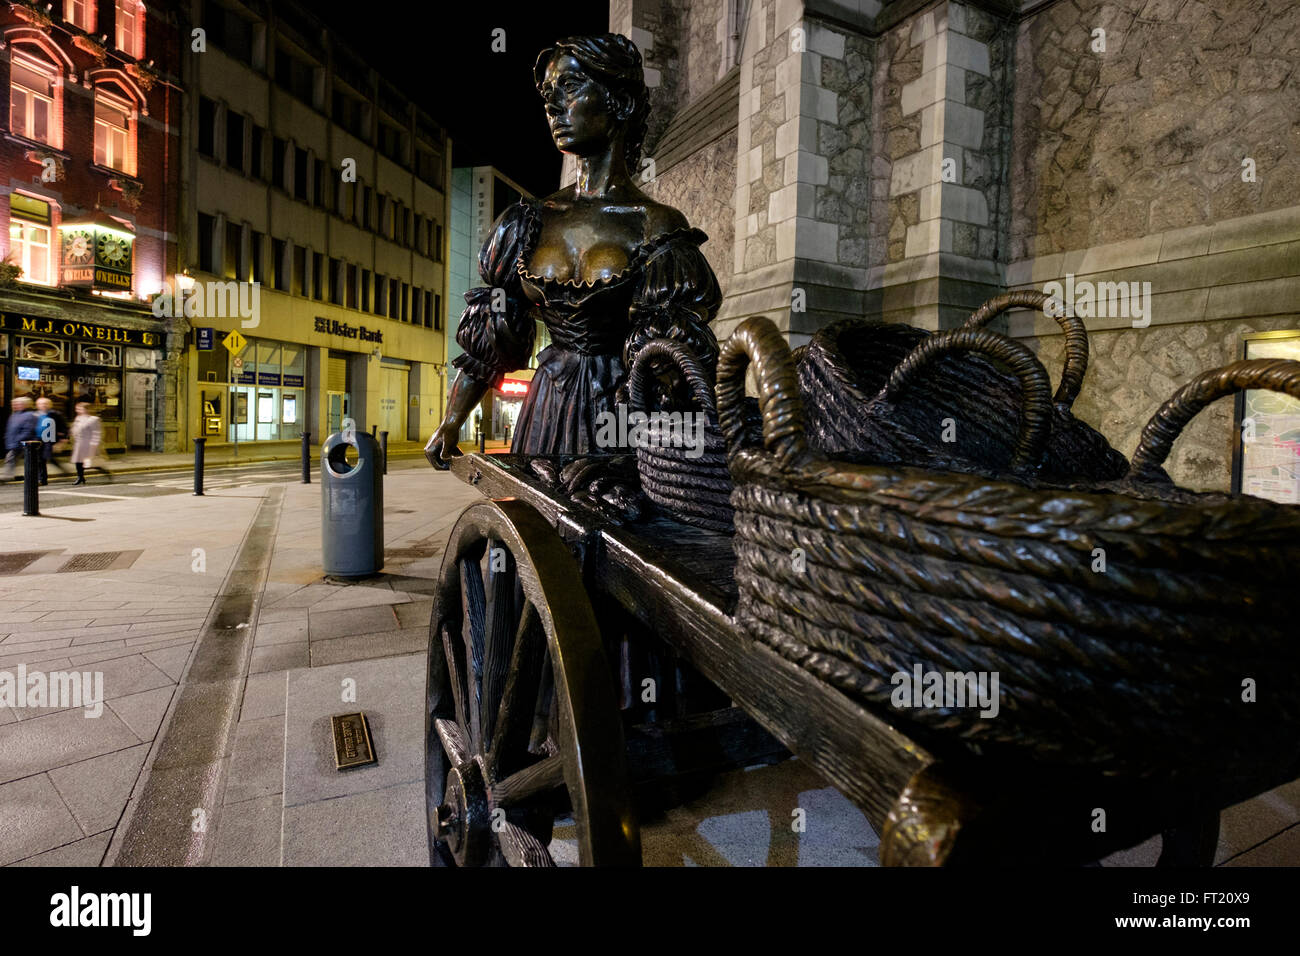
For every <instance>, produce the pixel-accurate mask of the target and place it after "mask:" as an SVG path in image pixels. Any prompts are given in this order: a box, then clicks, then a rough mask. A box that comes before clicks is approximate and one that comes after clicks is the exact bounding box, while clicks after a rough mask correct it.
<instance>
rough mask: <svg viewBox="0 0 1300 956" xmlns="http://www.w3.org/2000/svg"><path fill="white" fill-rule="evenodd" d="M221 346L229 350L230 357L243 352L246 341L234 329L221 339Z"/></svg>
mask: <svg viewBox="0 0 1300 956" xmlns="http://www.w3.org/2000/svg"><path fill="white" fill-rule="evenodd" d="M221 344H222V345H224V346H225V347H226V348H227V349H229V350H230V354H231V355H238V354H239V353H240V352H242V351H244V346H245V345H247V344H248V340H247V339H246V338H244V337H243V336H242V335H240V334H239V330H238V329H236V330H235V331H233V332H231V333H230V334H229V335H227V336H226V337H225V338H224V339H222V340H221Z"/></svg>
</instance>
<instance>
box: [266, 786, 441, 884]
mask: <svg viewBox="0 0 1300 956" xmlns="http://www.w3.org/2000/svg"><path fill="white" fill-rule="evenodd" d="M358 821H365V823H364V825H362V826H358V825H357V824H358ZM428 846H429V844H428V838H427V836H426V835H425V822H424V783H423V782H420V783H405V784H398V785H396V786H392V787H386V788H384V789H382V790H371V791H368V792H365V793H357V794H352V795H351V796H346V797H340V798H338V799H336V800H321V801H317V802H315V803H308V804H304V805H301V806H292V807H286V808H285V810H284V851H283V863H284V865H285V866H419V867H425V866H428V865H429V850H428Z"/></svg>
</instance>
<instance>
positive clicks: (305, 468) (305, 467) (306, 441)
mask: <svg viewBox="0 0 1300 956" xmlns="http://www.w3.org/2000/svg"><path fill="white" fill-rule="evenodd" d="M302 483H303V484H304V485H310V484H311V432H303V433H302Z"/></svg>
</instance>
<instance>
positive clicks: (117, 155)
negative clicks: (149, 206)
mask: <svg viewBox="0 0 1300 956" xmlns="http://www.w3.org/2000/svg"><path fill="white" fill-rule="evenodd" d="M131 152H132V150H131V108H130V107H129V106H127V105H126V104H125V103H123V102H121V101H119V100H116V99H113V98H112V97H109V96H106V95H105V94H104V93H103V92H101V91H99V90H96V91H95V162H96V163H98V164H99V165H100V166H107V167H108V168H109V169H116V170H118V171H120V172H123V173H126V174H127V175H128V176H132V175H134V174H135V169H134V168H133V167H134V163H132V156H131Z"/></svg>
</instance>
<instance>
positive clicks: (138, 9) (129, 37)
mask: <svg viewBox="0 0 1300 956" xmlns="http://www.w3.org/2000/svg"><path fill="white" fill-rule="evenodd" d="M113 6H114V8H115V13H114V22H115V25H116V27H117V48H118V49H119V50H121V51H122V52H123V53H125V54H126V55H127V56H129V57H132V58H133V59H136V60H138V59H140V58H141V57H143V56H144V4H143V3H140V2H139V0H113Z"/></svg>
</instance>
